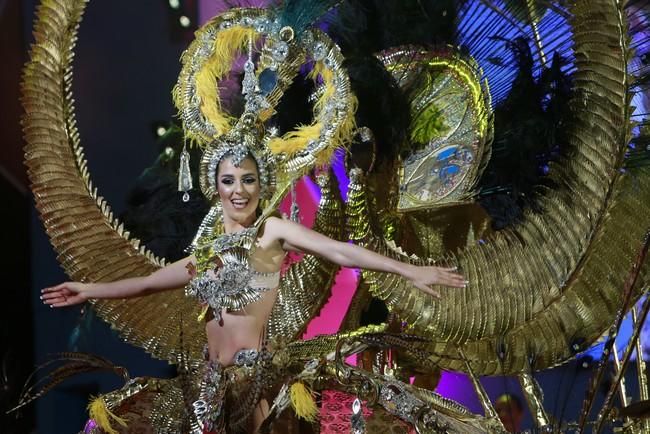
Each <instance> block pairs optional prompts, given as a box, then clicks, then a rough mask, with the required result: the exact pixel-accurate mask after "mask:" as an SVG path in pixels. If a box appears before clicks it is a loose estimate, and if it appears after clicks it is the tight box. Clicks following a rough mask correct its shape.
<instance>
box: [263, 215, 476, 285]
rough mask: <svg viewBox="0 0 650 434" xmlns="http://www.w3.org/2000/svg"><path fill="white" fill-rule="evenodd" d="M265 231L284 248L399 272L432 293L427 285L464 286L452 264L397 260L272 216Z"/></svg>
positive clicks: (347, 264)
mask: <svg viewBox="0 0 650 434" xmlns="http://www.w3.org/2000/svg"><path fill="white" fill-rule="evenodd" d="M264 232H265V235H267V234H268V235H269V236H271V237H273V238H275V239H277V240H279V241H280V242H281V243H282V246H283V248H284V249H285V250H288V251H295V252H305V253H309V254H312V255H316V256H321V257H323V258H325V259H327V260H329V261H331V262H334V263H335V264H338V265H341V266H343V267H355V268H364V269H367V270H373V271H383V272H386V273H394V274H399V275H401V276H402V277H404V278H406V279H408V280H410V281H411V282H413V285H415V286H416V287H417V288H419V289H420V290H422V291H425V292H427V293H429V294H431V295H433V296H435V297H440V294H439V293H438V291H435V290H433V289H432V288H431V287H430V285H444V286H453V287H457V288H460V287H464V286H465V285H466V281H465V279H464V278H463V276H461V275H460V274H457V273H454V269H452V268H442V267H435V266H416V265H411V264H407V263H403V262H399V261H396V260H394V259H392V258H388V257H386V256H383V255H380V254H379V253H376V252H373V251H371V250H368V249H364V248H363V247H360V246H357V245H355V244H351V243H344V242H340V241H336V240H333V239H331V238H328V237H326V236H325V235H323V234H320V233H318V232H315V231H313V230H311V229H309V228H306V227H304V226H302V225H300V224H298V223H294V222H292V221H289V220H283V219H280V218H277V217H271V218H269V219H268V220H267V222H266V225H265V230H264Z"/></svg>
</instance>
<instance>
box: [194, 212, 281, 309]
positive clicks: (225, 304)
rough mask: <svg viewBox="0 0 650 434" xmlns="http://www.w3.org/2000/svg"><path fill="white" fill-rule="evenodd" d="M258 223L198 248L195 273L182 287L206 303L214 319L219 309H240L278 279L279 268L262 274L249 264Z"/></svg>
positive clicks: (272, 285)
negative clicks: (276, 270) (273, 271)
mask: <svg viewBox="0 0 650 434" xmlns="http://www.w3.org/2000/svg"><path fill="white" fill-rule="evenodd" d="M261 223H262V222H258V223H256V224H255V225H254V226H251V227H249V228H246V229H244V230H242V231H239V232H233V233H230V234H224V235H220V236H218V237H217V238H215V239H214V240H213V241H212V242H211V243H209V244H207V245H203V246H199V247H198V249H197V252H196V253H197V273H196V275H195V276H194V277H193V278H192V280H191V281H190V283H189V284H188V285H187V286H186V287H185V294H187V295H188V296H192V297H196V298H198V300H199V302H201V303H202V304H206V305H207V306H208V307H209V308H210V309H211V310H212V313H213V314H214V318H215V319H216V320H217V321H219V320H220V319H221V311H222V309H228V310H234V311H236V310H241V309H243V308H244V307H245V306H246V305H248V304H250V303H253V302H255V301H257V300H259V299H260V298H261V296H262V293H263V292H265V291H268V290H270V289H273V288H277V286H278V284H279V282H280V272H279V271H278V272H275V273H262V272H259V271H256V270H254V269H253V267H252V265H251V264H250V255H251V250H252V249H253V248H254V245H255V242H256V240H257V233H258V231H259V228H260V225H261ZM217 259H218V261H217ZM219 262H220V263H221V265H220V266H219Z"/></svg>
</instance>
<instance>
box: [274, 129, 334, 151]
mask: <svg viewBox="0 0 650 434" xmlns="http://www.w3.org/2000/svg"><path fill="white" fill-rule="evenodd" d="M321 128H322V125H321V124H319V123H315V124H312V125H302V126H300V127H298V128H297V129H295V130H293V131H289V132H288V133H286V134H285V135H284V136H282V137H274V138H273V139H271V140H270V141H269V149H270V150H271V152H273V153H274V154H279V153H285V154H287V155H293V154H295V153H296V152H299V151H302V150H303V149H305V147H306V146H307V143H309V141H310V140H317V139H318V137H319V136H320V130H321Z"/></svg>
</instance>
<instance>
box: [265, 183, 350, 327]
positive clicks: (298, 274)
mask: <svg viewBox="0 0 650 434" xmlns="http://www.w3.org/2000/svg"><path fill="white" fill-rule="evenodd" d="M317 182H318V185H319V186H320V188H321V199H320V203H319V206H318V212H317V213H316V221H315V222H314V226H313V229H314V230H315V231H317V232H320V233H322V234H324V235H326V236H328V237H330V238H333V239H335V240H341V239H343V232H344V231H343V229H344V224H343V221H344V214H343V205H342V203H341V198H340V195H339V192H338V187H337V185H336V183H335V178H334V177H333V176H332V175H331V174H322V175H319V176H318V178H317ZM338 269H339V267H338V266H337V265H334V264H332V263H330V262H328V261H326V260H324V259H321V258H319V257H317V256H313V255H305V256H304V257H303V258H302V260H301V261H300V262H296V263H294V264H292V265H291V266H290V267H289V269H288V270H287V272H286V274H285V275H284V276H283V277H282V281H281V282H280V288H279V289H278V299H277V301H276V303H275V305H274V306H273V311H272V312H271V316H270V318H269V322H268V333H269V339H271V340H274V339H284V340H287V339H288V340H293V339H296V338H299V337H300V336H299V334H300V333H301V332H303V331H304V329H305V328H306V327H307V324H308V323H309V321H310V320H311V319H312V318H314V316H315V315H316V314H317V313H318V310H319V309H320V308H321V307H322V305H323V303H325V301H326V300H327V298H328V297H329V296H330V293H331V287H332V284H333V283H334V277H335V275H336V272H337V271H338Z"/></svg>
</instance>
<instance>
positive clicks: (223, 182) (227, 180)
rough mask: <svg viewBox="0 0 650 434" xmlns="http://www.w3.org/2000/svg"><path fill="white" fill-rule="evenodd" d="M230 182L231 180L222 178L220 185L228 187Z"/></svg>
mask: <svg viewBox="0 0 650 434" xmlns="http://www.w3.org/2000/svg"><path fill="white" fill-rule="evenodd" d="M232 182H233V181H232V179H228V178H224V179H222V180H221V183H222V184H226V185H230V184H232Z"/></svg>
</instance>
